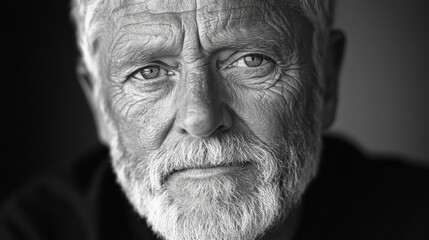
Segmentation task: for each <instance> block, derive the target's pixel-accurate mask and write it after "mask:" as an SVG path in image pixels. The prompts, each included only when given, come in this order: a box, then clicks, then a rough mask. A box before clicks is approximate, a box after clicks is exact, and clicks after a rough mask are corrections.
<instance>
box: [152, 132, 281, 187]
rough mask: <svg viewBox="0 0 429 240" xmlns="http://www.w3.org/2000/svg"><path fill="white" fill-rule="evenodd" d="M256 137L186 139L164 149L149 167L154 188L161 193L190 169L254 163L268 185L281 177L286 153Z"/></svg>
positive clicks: (231, 136)
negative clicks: (171, 179) (177, 174)
mask: <svg viewBox="0 0 429 240" xmlns="http://www.w3.org/2000/svg"><path fill="white" fill-rule="evenodd" d="M273 149H278V148H276V147H273V146H272V147H268V146H266V144H264V143H263V142H261V141H260V140H258V139H257V138H256V137H255V136H252V135H249V136H246V137H245V136H244V135H243V134H224V135H217V136H215V137H212V138H207V139H196V138H186V139H183V140H182V141H179V142H176V143H172V144H171V143H170V144H165V145H162V146H161V147H160V148H159V149H158V150H157V151H156V152H154V153H153V154H151V155H150V157H149V159H148V160H149V164H148V165H147V168H148V172H149V178H150V183H151V188H152V190H153V191H156V190H159V189H160V188H161V187H162V185H163V184H164V182H165V181H166V180H167V178H168V176H170V175H171V174H172V173H173V172H177V171H181V170H184V169H190V168H207V167H213V166H228V165H240V164H245V163H250V164H252V165H254V166H255V167H256V169H258V170H260V172H261V173H262V174H263V178H264V180H265V181H267V182H268V181H272V180H273V179H275V178H276V177H278V176H277V175H278V173H279V171H278V170H279V168H281V167H282V165H283V162H282V161H279V160H278V159H282V156H280V155H283V154H282V153H276V152H275V151H274V150H273Z"/></svg>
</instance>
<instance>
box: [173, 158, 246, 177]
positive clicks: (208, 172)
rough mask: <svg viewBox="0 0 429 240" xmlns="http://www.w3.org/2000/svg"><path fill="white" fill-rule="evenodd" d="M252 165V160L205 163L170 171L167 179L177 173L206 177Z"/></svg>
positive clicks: (185, 175) (186, 175)
mask: <svg viewBox="0 0 429 240" xmlns="http://www.w3.org/2000/svg"><path fill="white" fill-rule="evenodd" d="M250 166H252V164H251V163H250V162H242V163H230V164H223V165H205V166H196V167H191V168H181V169H176V170H174V171H172V172H170V173H169V174H168V175H167V176H166V178H165V181H168V179H169V178H170V177H172V176H177V175H183V176H184V177H189V178H206V177H211V176H215V175H219V174H228V173H233V172H236V171H240V170H243V169H245V168H248V167H250Z"/></svg>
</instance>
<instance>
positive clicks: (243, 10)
mask: <svg viewBox="0 0 429 240" xmlns="http://www.w3.org/2000/svg"><path fill="white" fill-rule="evenodd" d="M333 5H334V2H333V1H332V0H264V1H262V0H204V1H199V0H195V1H194V0H182V1H179V0H164V1H160V0H145V1H120V0H104V1H103V0H75V1H74V2H73V12H72V13H73V14H72V15H73V18H74V20H75V23H76V28H77V37H78V44H79V47H80V50H81V55H82V61H81V62H80V65H79V74H80V79H81V83H82V86H83V88H84V91H85V93H86V95H87V97H88V99H89V102H90V105H91V107H92V110H93V112H94V114H95V118H96V122H97V126H98V132H99V136H100V139H101V141H102V142H103V143H104V144H105V145H107V146H108V148H109V150H110V151H109V152H110V157H107V156H106V154H105V152H106V149H102V150H99V151H97V152H96V153H94V154H92V155H90V156H89V157H88V158H85V159H84V160H83V161H80V162H78V163H74V165H73V166H68V167H65V168H63V169H62V170H60V171H59V173H60V174H58V173H57V174H53V176H50V177H47V179H44V180H42V181H41V182H40V183H37V184H36V186H35V187H32V188H30V189H29V190H27V191H26V192H24V193H23V194H21V195H18V196H16V197H15V198H14V199H12V200H11V201H10V202H9V203H8V204H6V205H5V207H4V208H3V210H4V213H3V216H2V219H3V220H2V224H3V225H2V230H1V231H0V233H1V234H3V235H1V236H4V238H6V239H8V238H11V239H156V238H159V239H165V240H188V239H189V240H191V239H195V240H196V239H219V240H221V239H237V240H238V239H240V240H252V239H286V240H287V239H320V238H321V239H384V238H386V239H387V238H388V239H405V236H408V237H413V236H415V237H414V238H406V239H424V237H425V235H424V234H425V231H426V230H427V228H426V227H427V226H428V221H422V219H424V218H426V219H427V218H428V212H427V211H421V209H422V208H421V207H422V206H423V205H424V204H423V201H427V200H429V197H428V194H427V193H428V192H427V191H426V192H425V191H413V189H414V188H411V190H407V189H405V190H403V189H401V188H405V187H406V186H407V184H408V183H407V184H405V183H403V181H402V180H401V181H395V180H394V179H395V178H394V177H393V176H395V175H396V174H397V172H398V171H397V169H398V168H401V167H402V166H401V165H400V166H396V165H395V167H390V168H389V170H385V171H382V170H381V169H384V168H379V167H372V168H371V170H368V167H367V165H369V162H368V161H367V159H365V157H364V156H363V155H362V154H361V153H359V152H358V151H357V150H356V149H355V148H353V147H351V146H350V145H349V144H347V143H344V142H341V141H339V140H334V139H324V140H323V141H322V132H323V131H324V130H325V129H327V128H328V127H329V126H330V125H331V124H332V122H333V120H334V117H335V110H336V101H337V92H336V91H337V77H338V71H339V67H340V63H341V58H342V52H343V47H344V37H343V35H342V33H341V32H339V31H335V30H332V29H331V27H332V21H333V8H334V6H333ZM322 144H323V152H324V154H323V155H324V156H323V159H325V160H323V161H321V159H322V157H321V155H322ZM108 158H110V160H109V159H108ZM94 159H95V160H94ZM328 160H329V162H328ZM109 161H110V163H111V165H112V168H113V171H110V168H109V167H108V166H107V164H108V162H109ZM321 162H323V164H321ZM62 171H63V172H62ZM111 172H114V175H113V173H111ZM408 172H412V173H413V174H412V176H413V179H412V182H413V183H420V182H422V181H423V179H426V180H427V178H424V177H423V175H424V172H420V171H418V170H415V169H412V170H408ZM379 174H380V175H379ZM114 176H115V177H114ZM316 176H317V178H316V180H314V178H315V177H316ZM377 176H383V178H386V179H378V178H377ZM113 179H116V181H117V182H118V185H119V186H120V187H121V189H122V191H121V190H119V189H118V188H119V187H117V185H116V184H115V182H114V180H113ZM313 180H314V181H313ZM390 181H393V183H391V184H390V185H389V184H388V183H389V182H390ZM409 181H411V180H409ZM413 186H415V185H413ZM397 188H399V189H400V190H401V191H397ZM402 190H403V191H402ZM123 193H124V194H123ZM378 193H380V194H379V195H380V196H381V197H376V195H377V194H378ZM123 195H125V196H126V199H124V198H123ZM406 196H408V197H410V199H413V201H416V202H415V205H414V206H409V208H408V209H407V211H404V210H405V208H404V205H409V204H408V203H409V201H407V200H404V199H405V197H406ZM389 201H392V202H393V203H391V202H389ZM127 202H129V203H130V205H128V203H127ZM425 204H426V205H427V202H426V203H425ZM132 209H134V212H133V211H132ZM426 210H427V207H426ZM422 212H423V214H422ZM404 220H407V221H404ZM413 234H414V235H413ZM397 237H399V238H397ZM402 237H404V238H402Z"/></svg>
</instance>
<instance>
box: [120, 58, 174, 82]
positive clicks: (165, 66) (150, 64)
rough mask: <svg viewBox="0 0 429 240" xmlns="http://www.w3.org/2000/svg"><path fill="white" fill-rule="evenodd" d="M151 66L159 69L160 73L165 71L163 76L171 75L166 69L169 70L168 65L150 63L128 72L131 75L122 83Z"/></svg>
mask: <svg viewBox="0 0 429 240" xmlns="http://www.w3.org/2000/svg"><path fill="white" fill-rule="evenodd" d="M153 66H157V67H159V68H160V71H163V70H164V71H166V74H165V75H171V74H170V73H171V72H172V71H170V70H168V68H169V67H168V65H166V64H164V63H162V62H152V63H149V64H146V65H144V66H142V67H138V68H137V69H135V70H132V71H130V72H131V73H130V74H127V77H126V78H125V80H124V82H126V81H128V80H130V79H132V78H133V77H134V76H135V75H136V74H139V73H140V72H141V71H142V70H143V69H145V68H148V67H153ZM146 80H148V81H150V80H153V79H146Z"/></svg>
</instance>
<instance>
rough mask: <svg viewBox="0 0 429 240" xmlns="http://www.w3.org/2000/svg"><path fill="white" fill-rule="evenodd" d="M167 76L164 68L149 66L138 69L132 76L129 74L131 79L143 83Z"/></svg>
mask: <svg viewBox="0 0 429 240" xmlns="http://www.w3.org/2000/svg"><path fill="white" fill-rule="evenodd" d="M168 74H169V73H168V71H167V70H165V69H164V68H162V67H160V66H158V65H151V66H147V67H143V68H140V69H138V70H137V71H135V72H134V73H133V74H131V78H134V79H137V80H141V81H144V80H151V79H155V78H158V77H162V76H166V75H168Z"/></svg>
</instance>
